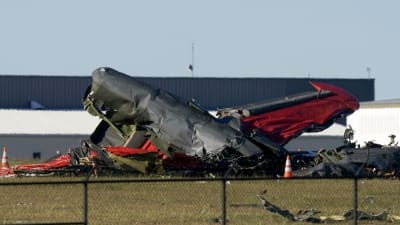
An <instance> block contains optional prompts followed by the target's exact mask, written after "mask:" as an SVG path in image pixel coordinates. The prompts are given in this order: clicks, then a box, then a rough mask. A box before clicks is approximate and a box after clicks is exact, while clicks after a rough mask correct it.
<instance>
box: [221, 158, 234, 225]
mask: <svg viewBox="0 0 400 225" xmlns="http://www.w3.org/2000/svg"><path fill="white" fill-rule="evenodd" d="M234 165H235V164H234V163H233V164H232V165H230V167H229V169H228V170H227V171H226V172H225V174H224V175H223V176H222V178H221V180H222V218H221V219H222V225H226V182H227V177H228V176H229V174H230V173H231V171H232V169H233V167H234Z"/></svg>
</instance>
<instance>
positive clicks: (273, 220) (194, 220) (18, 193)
mask: <svg viewBox="0 0 400 225" xmlns="http://www.w3.org/2000/svg"><path fill="white" fill-rule="evenodd" d="M82 179H83V178H82V177H77V178H57V177H28V178H14V179H0V191H1V195H0V196H1V198H0V212H1V213H0V224H1V223H3V224H7V223H14V224H17V223H18V224H23V223H52V222H60V223H61V222H79V221H82V218H83V204H82V202H83V185H82V184H56V185H55V184H52V185H45V184H40V185H36V184H35V185H18V183H20V182H29V181H35V182H37V181H56V182H57V181H65V180H82ZM102 179H105V180H107V179H106V178H91V180H93V181H96V182H97V181H99V180H102ZM4 182H15V183H16V185H12V186H10V185H7V186H5V185H1V183H4ZM399 184H400V181H399V180H380V179H372V180H360V182H359V184H358V189H359V193H358V196H359V198H358V204H359V210H363V211H368V212H373V213H379V212H382V211H384V210H390V214H392V215H400V203H399V202H400V189H399ZM226 188H227V189H226V190H227V203H226V205H227V218H228V224H238V225H239V224H240V225H241V224H249V225H250V224H251V225H257V224H260V225H261V224H293V223H295V222H291V221H288V220H287V219H286V218H283V217H281V216H279V215H277V214H274V213H271V212H268V211H266V210H264V209H263V208H262V207H261V204H260V202H259V200H258V199H257V198H256V195H257V194H258V193H260V192H261V191H263V190H267V193H266V194H265V195H264V197H266V199H267V200H268V201H269V202H271V203H273V204H275V205H277V206H279V207H280V208H282V209H287V210H290V211H291V212H292V213H296V212H297V211H299V210H306V209H316V210H319V211H321V214H320V215H343V212H344V211H346V210H350V209H352V207H353V180H333V179H318V180H297V179H293V180H252V181H249V180H244V181H242V180H231V181H230V182H229V183H228V184H227V185H226ZM221 193H222V182H221V181H190V182H170V181H167V182H142V183H137V182H132V183H89V184H88V203H89V204H88V205H89V209H88V212H89V214H88V218H89V224H91V225H92V224H122V225H123V224H169V225H177V224H193V225H203V224H204V225H206V224H220V222H219V221H218V219H219V218H220V217H221V215H222V197H221ZM386 223H388V222H379V221H359V224H386ZM295 224H307V223H301V222H296V223H295ZM339 224H352V221H346V222H339ZM391 224H393V223H391Z"/></svg>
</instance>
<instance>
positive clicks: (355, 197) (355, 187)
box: [353, 175, 358, 225]
mask: <svg viewBox="0 0 400 225" xmlns="http://www.w3.org/2000/svg"><path fill="white" fill-rule="evenodd" d="M353 204H354V205H353V206H354V209H353V224H354V225H357V223H358V221H357V217H358V213H357V210H358V178H357V175H356V176H354V183H353Z"/></svg>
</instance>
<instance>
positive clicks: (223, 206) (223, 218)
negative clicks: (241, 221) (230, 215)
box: [221, 176, 226, 225]
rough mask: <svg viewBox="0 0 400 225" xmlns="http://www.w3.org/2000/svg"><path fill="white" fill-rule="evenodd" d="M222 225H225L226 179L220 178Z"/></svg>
mask: <svg viewBox="0 0 400 225" xmlns="http://www.w3.org/2000/svg"><path fill="white" fill-rule="evenodd" d="M221 180H222V218H221V219H222V225H226V177H225V176H223V177H222V179H221Z"/></svg>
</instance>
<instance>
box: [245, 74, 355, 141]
mask: <svg viewBox="0 0 400 225" xmlns="http://www.w3.org/2000/svg"><path fill="white" fill-rule="evenodd" d="M311 84H312V85H313V86H314V88H315V89H316V90H317V91H318V92H321V91H329V92H330V94H329V95H326V96H323V97H316V98H314V99H312V100H309V101H306V102H302V103H298V104H293V105H291V106H288V107H284V108H280V109H276V110H272V111H268V112H264V113H261V114H258V115H251V116H249V117H242V118H241V121H242V123H243V130H244V131H247V132H249V131H252V130H256V131H258V132H259V133H261V134H263V135H265V136H267V137H269V138H270V139H271V140H272V141H274V142H276V143H278V144H281V145H282V144H286V143H287V142H288V141H289V140H290V139H292V138H294V137H297V136H299V135H300V134H302V133H303V132H313V131H314V132H315V131H321V130H323V129H325V128H327V127H329V126H330V125H331V124H332V122H333V121H334V120H335V119H337V118H340V117H343V116H347V115H349V114H351V113H353V112H354V111H355V110H357V109H358V108H359V103H358V100H357V99H356V98H355V97H354V96H352V95H351V94H350V93H348V92H347V91H345V90H343V89H341V88H339V87H336V86H333V85H330V84H326V83H322V82H311Z"/></svg>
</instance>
